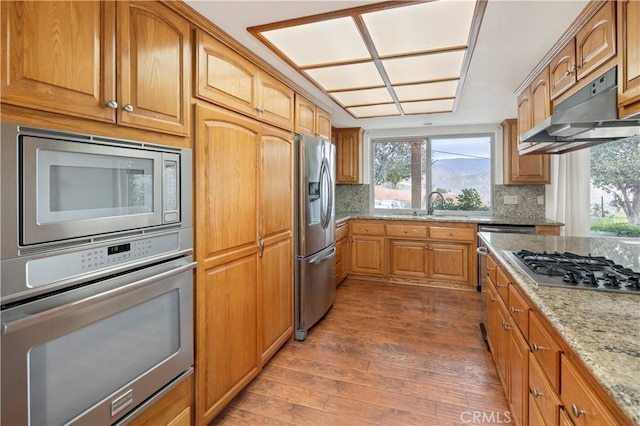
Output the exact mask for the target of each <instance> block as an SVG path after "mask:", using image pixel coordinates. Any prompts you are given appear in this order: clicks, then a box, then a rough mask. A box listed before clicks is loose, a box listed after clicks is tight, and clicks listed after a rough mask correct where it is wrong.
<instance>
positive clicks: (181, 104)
mask: <svg viewBox="0 0 640 426" xmlns="http://www.w3.org/2000/svg"><path fill="white" fill-rule="evenodd" d="M2 55H3V58H6V59H7V60H6V61H4V62H3V65H2V83H1V84H2V86H1V88H0V91H1V92H2V102H5V103H8V104H12V105H18V106H21V107H26V108H33V109H37V110H43V111H50V112H55V113H60V114H65V115H70V116H74V117H81V118H89V119H93V120H99V121H103V122H108V123H118V124H122V125H125V126H130V127H136V128H141V129H147V130H157V131H161V132H165V133H172V134H177V135H188V134H189V129H190V114H189V98H190V87H191V78H190V76H191V48H190V38H189V23H188V22H187V21H186V20H184V19H183V18H181V17H180V16H179V15H177V14H175V13H174V12H173V11H171V10H170V9H169V8H167V7H166V6H164V5H162V4H160V3H157V2H146V1H118V2H117V3H116V2H113V1H108V0H105V1H99V2H98V1H96V2H75V1H56V2H2ZM116 83H117V84H116Z"/></svg>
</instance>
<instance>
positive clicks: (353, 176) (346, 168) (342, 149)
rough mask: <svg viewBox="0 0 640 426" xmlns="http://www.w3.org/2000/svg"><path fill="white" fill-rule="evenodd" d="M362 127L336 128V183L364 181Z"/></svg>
mask: <svg viewBox="0 0 640 426" xmlns="http://www.w3.org/2000/svg"><path fill="white" fill-rule="evenodd" d="M363 135H364V130H363V129H361V128H360V127H353V128H345V129H336V141H335V143H336V183H355V184H358V183H362V171H361V167H360V166H361V164H360V163H361V161H362V138H363Z"/></svg>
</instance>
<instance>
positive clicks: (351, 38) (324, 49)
mask: <svg viewBox="0 0 640 426" xmlns="http://www.w3.org/2000/svg"><path fill="white" fill-rule="evenodd" d="M261 35H262V36H263V37H264V38H266V39H267V40H268V41H269V42H270V43H271V44H273V46H275V47H276V48H277V49H278V50H280V51H281V52H282V53H283V54H284V55H285V56H288V57H289V59H291V60H292V61H293V63H295V64H296V65H297V66H299V67H305V66H308V65H318V64H327V63H336V62H347V61H355V60H362V59H371V55H370V54H369V51H368V50H367V46H366V45H365V44H364V41H363V40H362V37H361V36H360V33H359V32H358V28H357V27H356V25H355V23H354V21H353V18H351V17H350V16H348V17H344V18H338V19H330V20H326V21H318V22H313V23H309V24H304V25H297V26H294V27H285V28H279V29H276V30H271V31H264V32H262V33H261Z"/></svg>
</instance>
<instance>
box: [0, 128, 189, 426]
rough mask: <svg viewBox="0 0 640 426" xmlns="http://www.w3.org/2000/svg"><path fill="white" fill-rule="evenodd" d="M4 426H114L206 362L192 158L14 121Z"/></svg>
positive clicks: (5, 230)
mask: <svg viewBox="0 0 640 426" xmlns="http://www.w3.org/2000/svg"><path fill="white" fill-rule="evenodd" d="M1 131H2V136H1V140H0V142H1V144H2V145H1V147H0V154H1V157H0V163H1V165H2V183H1V185H0V203H1V205H0V232H1V234H2V242H1V243H0V244H1V245H0V277H1V278H2V286H1V293H0V309H1V310H0V345H1V346H2V351H1V352H0V369H1V374H2V375H1V377H0V383H1V389H0V394H1V397H0V398H1V409H0V423H1V424H25V425H36V424H48V425H49V424H51V425H55V424H68V423H82V424H112V423H114V422H117V421H120V420H122V419H126V418H131V417H132V416H133V415H134V413H135V407H136V406H139V405H141V404H143V403H148V402H149V399H150V398H154V395H159V394H160V393H162V392H163V389H166V388H167V386H171V385H172V384H173V383H172V382H174V381H176V380H179V379H180V378H181V377H184V374H185V372H188V371H189V370H190V369H191V367H192V365H193V270H194V268H195V266H196V264H195V262H193V235H192V232H193V231H192V225H191V214H192V212H191V181H192V177H191V161H192V158H191V150H189V149H177V148H173V147H167V146H161V145H157V144H152V143H143V142H137V141H125V140H116V139H110V138H102V137H95V136H87V135H81V134H73V133H64V132H56V131H49V130H44V129H36V128H30V127H24V126H19V125H15V124H8V123H2V124H1Z"/></svg>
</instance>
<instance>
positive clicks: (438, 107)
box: [400, 99, 454, 114]
mask: <svg viewBox="0 0 640 426" xmlns="http://www.w3.org/2000/svg"><path fill="white" fill-rule="evenodd" d="M453 101H454V100H453V99H441V100H438V101H420V102H402V103H401V104H400V105H402V109H403V110H404V112H405V114H430V113H434V112H449V111H453Z"/></svg>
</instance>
